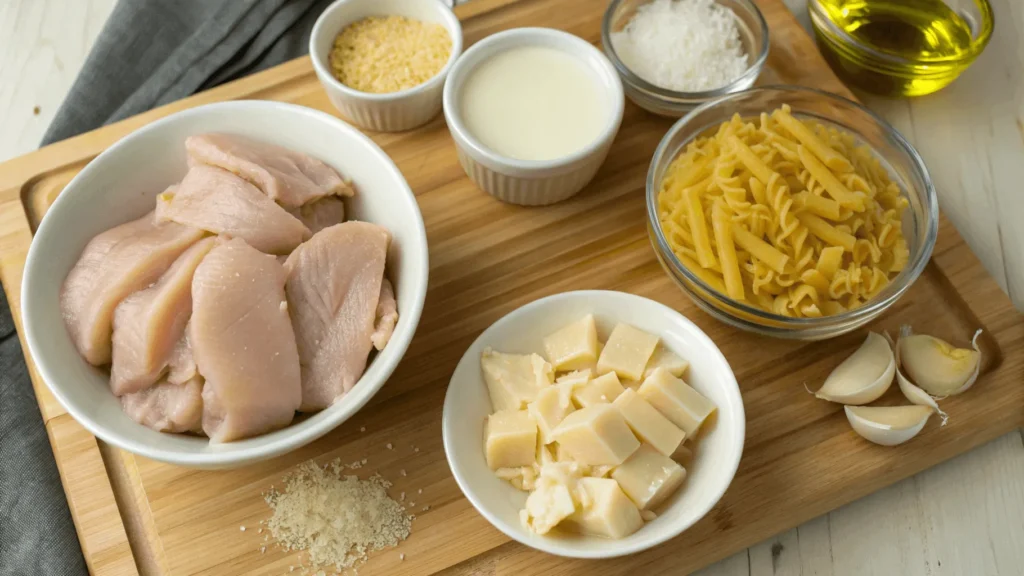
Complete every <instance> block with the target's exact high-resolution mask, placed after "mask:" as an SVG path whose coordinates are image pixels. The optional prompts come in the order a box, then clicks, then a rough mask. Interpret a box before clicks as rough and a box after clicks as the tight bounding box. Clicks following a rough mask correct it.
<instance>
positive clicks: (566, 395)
mask: <svg viewBox="0 0 1024 576" xmlns="http://www.w3.org/2000/svg"><path fill="white" fill-rule="evenodd" d="M571 395H572V388H571V387H570V386H563V385H562V384H559V385H556V386H546V387H544V388H541V390H540V392H538V393H537V399H536V400H534V401H533V402H530V403H529V404H527V406H526V409H527V411H528V412H529V413H530V416H532V417H533V419H534V420H536V421H537V426H538V427H539V428H540V439H541V442H542V443H543V444H550V443H551V442H552V440H551V432H552V430H554V429H555V426H558V424H559V423H561V422H562V419H563V418H565V417H566V416H568V415H569V413H570V412H573V411H575V410H576V407H575V406H573V404H572V397H571Z"/></svg>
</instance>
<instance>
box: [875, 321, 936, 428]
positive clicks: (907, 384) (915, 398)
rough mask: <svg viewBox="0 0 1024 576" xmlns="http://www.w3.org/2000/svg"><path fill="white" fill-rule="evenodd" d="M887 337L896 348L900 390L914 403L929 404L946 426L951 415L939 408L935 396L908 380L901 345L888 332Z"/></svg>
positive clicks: (919, 404) (897, 378)
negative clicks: (902, 363) (903, 364)
mask: <svg viewBox="0 0 1024 576" xmlns="http://www.w3.org/2000/svg"><path fill="white" fill-rule="evenodd" d="M885 339H886V340H887V341H888V342H889V344H890V345H891V346H892V347H893V349H895V350H896V383H897V384H899V386H900V392H903V395H904V396H905V397H906V398H907V400H910V401H911V402H912V403H914V404H917V405H918V406H928V407H929V408H931V409H932V410H934V411H935V413H936V414H938V415H939V417H940V418H942V424H941V426H945V425H946V422H948V421H949V415H948V414H946V413H945V412H943V411H942V408H939V403H938V402H936V401H935V398H932V397H931V396H930V395H929V394H928V393H927V392H925V391H924V390H921V389H920V388H918V387H917V386H915V385H914V383H913V382H911V381H910V380H908V379H907V377H906V376H904V375H903V370H902V369H901V368H900V366H901V364H900V349H899V346H897V345H896V343H895V342H893V341H892V338H891V337H890V336H889V333H888V332H886V333H885Z"/></svg>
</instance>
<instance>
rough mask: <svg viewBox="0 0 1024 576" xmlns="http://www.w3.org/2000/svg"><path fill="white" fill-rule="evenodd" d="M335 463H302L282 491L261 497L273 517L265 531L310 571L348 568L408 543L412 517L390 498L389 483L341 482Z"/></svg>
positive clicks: (343, 478)
mask: <svg viewBox="0 0 1024 576" xmlns="http://www.w3.org/2000/svg"><path fill="white" fill-rule="evenodd" d="M343 469H344V466H343V465H342V464H341V462H340V461H338V460H336V461H334V462H332V463H331V465H330V466H329V467H328V466H325V467H324V468H321V467H319V466H317V465H316V464H315V463H313V462H306V463H305V464H303V465H302V466H300V467H299V468H298V469H297V470H295V471H294V472H292V473H291V474H290V475H289V476H288V477H286V478H285V489H284V491H277V490H273V489H271V491H270V492H269V493H267V494H265V495H264V499H265V500H266V502H267V504H269V505H270V507H271V509H273V511H274V512H273V515H272V516H271V517H270V520H268V521H267V527H268V528H269V529H270V533H271V534H273V536H274V538H275V539H276V540H277V542H278V543H279V544H280V545H281V546H282V547H284V548H285V549H286V550H304V551H305V552H306V554H307V555H308V557H309V562H310V564H311V565H312V567H313V568H314V569H318V568H326V567H333V568H334V569H335V570H343V569H346V568H352V567H353V566H355V565H356V564H357V563H359V562H362V561H364V560H366V556H367V554H368V553H370V552H373V551H375V550H380V549H381V548H384V547H387V546H395V545H397V544H398V543H399V542H401V541H402V540H405V539H406V538H408V537H409V533H410V531H411V529H412V518H413V517H412V516H411V515H409V514H407V513H406V512H405V510H404V508H403V507H402V505H401V504H399V503H398V502H395V501H394V500H392V499H391V498H390V497H388V494H387V489H388V488H389V487H390V486H391V483H390V482H388V481H387V480H384V479H383V478H381V477H380V476H379V475H375V476H372V477H370V478H369V479H367V480H360V479H359V478H357V477H356V476H343V475H342V474H341V472H342V470H343Z"/></svg>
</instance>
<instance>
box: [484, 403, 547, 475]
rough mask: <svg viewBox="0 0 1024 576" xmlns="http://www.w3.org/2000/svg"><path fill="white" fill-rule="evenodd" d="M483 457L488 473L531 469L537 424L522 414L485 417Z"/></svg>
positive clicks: (499, 413)
mask: <svg viewBox="0 0 1024 576" xmlns="http://www.w3.org/2000/svg"><path fill="white" fill-rule="evenodd" d="M486 428H487V429H486V431H485V438H486V456H487V465H488V466H489V467H490V468H491V470H497V469H498V468H513V467H516V466H531V465H533V462H534V457H535V454H536V450H537V423H536V422H534V421H533V419H532V418H530V415H529V414H528V413H527V412H526V410H504V411H500V412H495V413H494V414H491V415H490V416H488V417H487V427H486Z"/></svg>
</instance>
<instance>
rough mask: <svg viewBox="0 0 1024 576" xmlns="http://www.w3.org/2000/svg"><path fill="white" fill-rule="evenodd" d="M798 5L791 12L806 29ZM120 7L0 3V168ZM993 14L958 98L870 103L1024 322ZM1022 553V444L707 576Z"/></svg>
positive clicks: (895, 566)
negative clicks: (913, 152)
mask: <svg viewBox="0 0 1024 576" xmlns="http://www.w3.org/2000/svg"><path fill="white" fill-rule="evenodd" d="M595 1H596V0H595ZM805 1H806V0H786V2H787V4H789V6H790V8H791V9H793V10H794V12H795V13H796V14H797V15H798V17H800V18H801V20H802V21H803V22H804V24H805V26H806V23H807V20H806V16H805V11H804V6H805ZM114 2H115V0H0V161H2V160H6V159H7V158H10V157H13V156H17V155H19V154H24V153H25V152H28V151H30V150H33V149H34V148H35V147H36V146H37V145H38V143H39V140H40V138H41V137H42V135H43V132H44V131H45V130H46V126H47V125H48V124H49V122H50V120H51V119H52V117H53V115H54V113H55V112H56V111H57V107H58V106H59V105H60V102H61V100H63V98H64V94H65V93H66V91H67V90H68V88H69V87H70V86H71V83H72V81H73V80H74V78H75V75H76V74H77V72H78V70H79V68H80V67H81V65H82V62H83V60H84V58H85V55H86V54H87V53H88V50H89V47H90V46H91V45H92V42H93V40H94V39H95V37H96V35H97V34H98V33H99V31H100V29H101V28H102V26H103V23H104V22H105V21H106V19H107V16H108V15H109V14H110V11H111V9H112V8H113V5H114ZM992 2H993V4H994V9H995V15H996V28H995V35H994V37H993V39H992V42H991V44H990V45H989V47H988V50H987V51H986V52H985V54H984V55H982V56H981V58H980V59H979V60H978V61H977V62H976V63H975V64H974V66H973V67H971V68H970V69H969V70H968V71H967V72H965V73H964V74H963V76H962V77H961V78H960V79H959V80H957V81H956V82H955V83H954V84H953V85H951V86H949V87H948V88H946V89H945V90H943V91H941V92H940V93H938V94H935V95H932V96H927V97H923V98H917V99H913V100H884V99H879V98H872V97H868V96H864V101H865V102H866V103H867V105H868V106H869V107H871V108H872V109H873V110H875V111H876V112H878V113H880V114H881V115H882V116H884V117H885V118H887V119H888V120H889V121H890V122H891V123H892V124H893V125H895V126H896V128H897V129H899V130H900V131H901V132H902V133H903V134H904V135H905V136H907V137H908V138H909V139H910V140H911V141H912V142H913V143H914V145H915V146H916V147H917V149H918V151H920V153H921V155H922V156H923V157H924V159H925V161H926V162H927V164H928V167H929V169H930V170H931V173H932V177H933V179H934V180H935V182H936V185H937V187H938V192H939V198H940V203H941V206H942V209H943V211H944V212H945V214H946V215H947V216H948V217H949V218H950V219H951V220H952V221H953V222H954V223H955V224H956V226H957V228H958V229H959V231H960V233H961V234H962V235H963V237H964V238H965V239H966V240H967V242H968V244H970V246H971V248H973V249H974V251H975V253H977V254H978V256H979V257H980V258H981V260H982V262H984V264H985V266H986V268H988V271H989V272H990V273H991V274H992V276H994V277H995V278H996V280H997V281H998V282H999V284H1000V285H1001V286H1002V287H1003V289H1004V290H1006V291H1007V292H1008V293H1009V294H1010V297H1011V298H1012V299H1013V301H1014V303H1015V304H1016V306H1017V308H1018V309H1020V310H1024V225H1018V221H1019V220H1021V219H1024V41H1022V40H1021V36H1022V34H1024V2H1021V1H1020V0H992ZM1022 385H1024V382H1022ZM954 417H955V415H954ZM1022 542H1024V442H1022V437H1021V433H1020V432H1019V431H1018V432H1013V433H1010V434H1007V435H1006V436H1003V437H1002V438H1000V439H998V440H995V441H993V442H991V443H990V444H988V445H986V446H982V447H980V448H978V449H976V450H974V451H973V452H970V453H968V454H965V455H963V456H960V457H958V458H956V459H954V460H952V461H950V462H947V463H945V464H942V465H940V466H937V467H935V468H933V469H931V470H928V471H926V472H923V473H921V474H918V475H917V476H915V477H913V478H910V479H907V480H905V481H903V482H901V483H899V484H896V485H894V486H891V487H889V488H887V489H885V490H882V491H880V492H877V493H875V494H873V495H871V496H869V497H867V498H864V499H862V500H860V501H857V502H854V503H853V504H850V505H848V506H845V507H843V508H840V509H839V510H836V511H834V512H832V513H830V514H827V515H825V516H821V517H820V518H816V519H814V520H812V521H810V522H807V523H806V524H804V525H802V526H800V527H798V528H796V529H794V530H790V531H789V532H786V533H784V534H780V535H778V536H777V537H775V538H773V539H771V540H768V541H765V542H762V543H761V544H758V545H757V546H753V547H751V548H749V549H748V550H746V551H744V552H740V553H738V554H736V555H734V556H733V557H731V558H728V559H726V560H723V561H722V562H719V563H718V564H715V565H714V566H711V567H709V568H707V569H705V570H703V571H701V574H702V575H704V576H762V575H769V574H779V575H804V576H811V575H815V576H828V575H834V576H841V575H847V574H849V575H858V576H859V575H865V574H879V575H889V574H893V575H906V576H917V575H922V576H924V575H929V576H930V575H934V576H945V575H971V576H976V575H977V576H990V575H1004V576H1010V575H1017V574H1024V546H1022Z"/></svg>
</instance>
